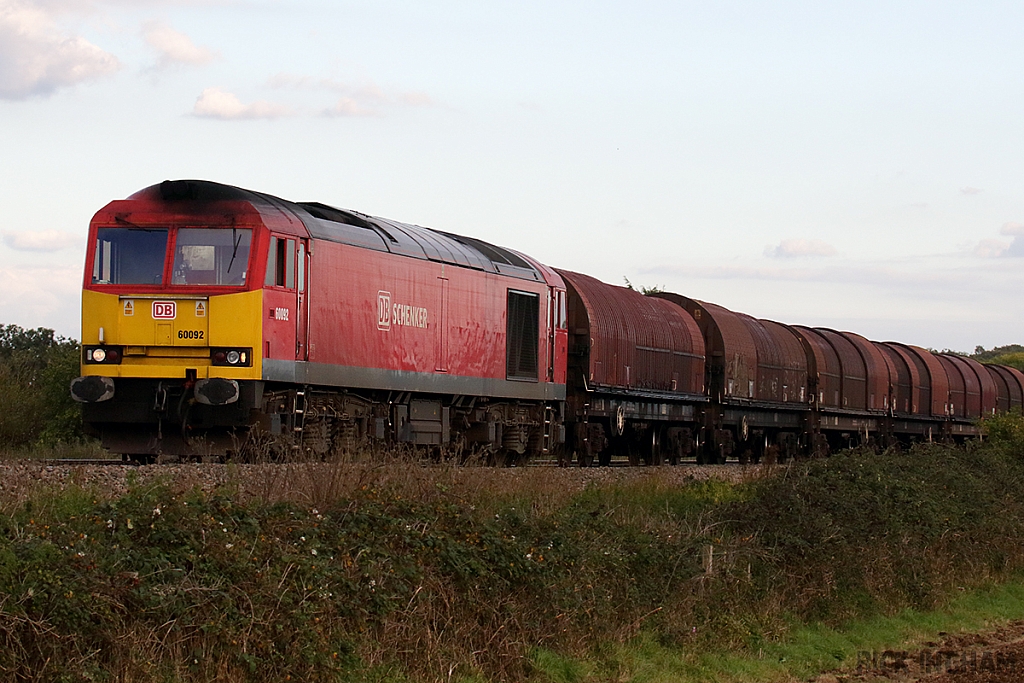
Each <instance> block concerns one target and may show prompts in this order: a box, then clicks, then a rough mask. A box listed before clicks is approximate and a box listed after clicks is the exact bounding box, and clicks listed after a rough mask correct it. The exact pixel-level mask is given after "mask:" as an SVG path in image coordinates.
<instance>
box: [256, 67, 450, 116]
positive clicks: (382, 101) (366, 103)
mask: <svg viewBox="0 0 1024 683" xmlns="http://www.w3.org/2000/svg"><path fill="white" fill-rule="evenodd" d="M267 83H268V85H270V87H272V88H293V89H301V90H312V91H326V92H331V93H334V94H335V95H338V96H339V99H338V100H337V101H336V102H335V103H334V104H333V105H331V106H330V107H328V108H326V109H323V110H321V113H322V114H323V115H325V116H384V115H385V111H386V110H387V109H393V108H396V107H431V106H434V105H435V104H436V103H435V102H434V99H433V98H432V97H431V96H430V95H428V94H427V93H425V92H420V91H408V92H389V91H387V90H385V89H384V88H381V87H380V86H379V85H377V84H376V83H364V84H362V85H353V84H351V83H345V82H342V81H337V80H335V79H333V78H320V79H316V78H311V77H309V76H298V75H295V74H289V73H278V74H275V75H273V76H271V77H270V79H268V81H267Z"/></svg>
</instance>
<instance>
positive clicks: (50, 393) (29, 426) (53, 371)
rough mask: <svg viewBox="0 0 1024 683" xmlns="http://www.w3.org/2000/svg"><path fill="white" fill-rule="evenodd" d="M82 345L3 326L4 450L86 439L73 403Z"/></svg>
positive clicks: (0, 439) (0, 414)
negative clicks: (70, 390)
mask: <svg viewBox="0 0 1024 683" xmlns="http://www.w3.org/2000/svg"><path fill="white" fill-rule="evenodd" d="M80 358H81V346H80V344H79V343H78V341H76V340H74V339H69V338H67V337H62V336H59V335H57V334H55V333H54V331H53V330H50V329H47V328H44V327H38V328H36V329H34V330H31V329H24V328H21V327H19V326H17V325H0V446H2V447H5V448H21V447H25V446H31V445H34V444H40V445H48V446H55V445H58V444H62V443H65V444H69V443H77V442H80V441H82V440H83V439H84V438H85V435H84V433H83V431H82V411H81V408H80V407H79V406H78V404H77V403H75V402H74V401H73V400H72V399H71V394H70V392H69V387H70V384H71V380H73V379H74V378H75V377H77V376H78V375H79V374H80V370H79V363H80Z"/></svg>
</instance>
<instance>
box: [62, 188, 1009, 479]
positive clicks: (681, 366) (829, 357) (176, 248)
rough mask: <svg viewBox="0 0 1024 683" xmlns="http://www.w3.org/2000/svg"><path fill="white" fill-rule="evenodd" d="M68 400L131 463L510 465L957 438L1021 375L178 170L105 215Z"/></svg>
mask: <svg viewBox="0 0 1024 683" xmlns="http://www.w3.org/2000/svg"><path fill="white" fill-rule="evenodd" d="M89 239H90V244H91V245H92V248H91V249H90V250H89V253H88V254H87V258H86V269H85V281H84V285H83V293H82V344H83V351H82V354H83V355H82V376H81V377H79V378H78V379H76V380H75V382H73V384H72V395H73V396H74V397H75V398H76V400H79V401H80V402H82V404H83V411H84V412H83V415H84V419H85V422H86V424H87V425H88V426H89V427H90V428H91V429H92V430H93V431H95V432H96V433H97V434H99V436H100V437H101V438H102V441H103V444H104V446H105V447H107V448H109V449H111V450H113V451H116V452H120V453H124V454H126V455H128V456H131V457H134V458H142V459H152V458H155V457H157V456H172V457H199V456H225V455H227V456H231V455H235V456H241V455H244V453H243V452H241V451H242V450H244V444H245V443H246V442H247V441H251V440H252V437H253V435H257V434H269V435H272V436H274V437H275V439H274V441H275V442H276V443H278V444H286V445H288V447H289V448H291V449H297V450H300V451H301V452H303V453H308V454H313V455H317V456H324V455H326V454H328V453H330V452H331V451H332V450H334V449H337V448H346V447H351V446H354V445H356V444H359V443H363V442H365V441H367V440H374V439H376V440H383V441H388V442H397V443H412V444H421V445H429V446H436V447H447V448H454V449H459V450H462V451H465V452H469V451H477V452H483V453H486V454H488V455H489V456H490V457H491V458H492V459H493V460H495V461H497V462H503V463H512V462H517V461H521V460H523V459H525V458H528V457H530V456H535V455H539V454H550V455H551V456H552V457H557V458H558V459H559V460H560V461H561V462H563V463H565V462H569V461H570V460H571V459H572V458H573V455H574V454H575V456H576V459H577V460H578V462H580V463H581V464H588V463H590V462H594V461H596V462H599V463H607V462H608V461H609V460H610V458H611V456H612V455H613V454H620V455H623V456H626V457H628V458H629V460H630V461H631V462H647V463H658V462H662V461H663V459H669V460H671V461H677V460H678V459H679V458H681V457H685V456H687V455H688V454H696V456H697V458H698V460H700V461H715V460H720V459H723V458H725V457H728V456H730V455H734V454H735V455H738V456H740V457H752V458H755V459H756V458H759V457H761V456H763V455H765V454H766V453H768V452H770V451H773V450H774V451H775V452H778V453H779V455H781V456H787V455H795V454H797V453H800V452H809V451H817V452H824V451H827V450H828V449H830V448H837V447H841V446H845V445H849V444H851V443H855V442H870V441H874V442H878V443H889V442H893V441H896V440H904V441H906V440H912V439H927V438H950V437H957V436H968V435H971V434H974V433H976V431H977V427H976V425H975V421H976V419H977V418H979V417H981V416H982V415H988V414H990V413H992V412H994V411H996V410H1003V411H1006V410H1013V409H1017V410H1019V409H1020V407H1021V405H1022V401H1024V374H1021V373H1020V372H1018V371H1016V370H1014V369H1012V368H1006V367H995V366H982V365H980V364H978V363H975V362H973V361H970V360H967V359H963V358H960V357H957V356H944V355H941V354H938V355H936V354H931V353H929V352H927V351H924V350H923V349H919V348H916V347H910V346H904V345H900V344H879V343H874V342H869V341H868V340H866V339H864V338H863V337H860V336H858V335H854V334H851V333H841V332H835V331H832V330H822V329H811V328H803V327H789V326H786V325H781V324H779V323H775V322H771V321H765V320H756V319H754V318H751V317H750V316H745V315H742V314H737V313H733V312H731V311H728V310H726V309H724V308H722V307H720V306H715V305H714V304H709V303H703V302H698V301H694V300H691V299H687V298H685V297H682V296H679V295H675V294H667V293H662V294H658V295H656V296H643V295H641V294H639V293H637V292H634V291H631V290H628V289H625V288H622V287H615V286H612V285H608V284H605V283H602V282H599V281H598V280H595V279H594V278H591V277H589V276H586V275H581V274H577V273H572V272H567V271H556V270H554V269H551V268H549V267H547V266H545V265H543V264H541V263H539V262H537V261H536V260H534V259H531V258H530V257H528V256H525V255H524V254H521V253H519V252H516V251H513V250H510V249H505V248H502V247H497V246H494V245H492V244H488V243H486V242H482V241H480V240H476V239H473V238H470V237H463V236H459V235H454V234H450V233H445V232H440V231H437V230H432V229H428V228H422V227H419V226H414V225H408V224H404V223H398V222H395V221H390V220H386V219H382V218H376V217H372V216H367V215H364V214H361V213H357V212H354V211H347V210H342V209H337V208H333V207H331V206H327V205H324V204H318V203H295V202H288V201H284V200H281V199H278V198H276V197H272V196H269V195H266V194H261V193H257V192H251V191H247V190H242V189H239V188H235V187H230V186H226V185H220V184H216V183H211V182H204V181H193V180H186V181H167V182H164V183H161V184H160V185H155V186H152V187H149V188H146V189H144V190H142V191H140V192H138V193H136V194H134V195H132V196H131V197H129V198H128V199H126V200H120V201H114V202H111V203H110V204H108V205H107V206H105V207H104V208H103V209H101V210H100V211H99V212H98V213H97V214H96V216H95V217H94V218H93V220H92V223H91V225H90V235H89Z"/></svg>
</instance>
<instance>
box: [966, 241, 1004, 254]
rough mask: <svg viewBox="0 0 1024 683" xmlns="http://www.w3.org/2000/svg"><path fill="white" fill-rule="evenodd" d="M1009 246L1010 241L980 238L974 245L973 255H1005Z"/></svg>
mask: <svg viewBox="0 0 1024 683" xmlns="http://www.w3.org/2000/svg"><path fill="white" fill-rule="evenodd" d="M1009 248H1010V243H1009V242H1004V241H1003V240H982V241H980V242H978V245H977V246H976V247H974V255H975V256H980V257H982V258H999V257H1000V256H1006V252H1007V250H1008V249H1009Z"/></svg>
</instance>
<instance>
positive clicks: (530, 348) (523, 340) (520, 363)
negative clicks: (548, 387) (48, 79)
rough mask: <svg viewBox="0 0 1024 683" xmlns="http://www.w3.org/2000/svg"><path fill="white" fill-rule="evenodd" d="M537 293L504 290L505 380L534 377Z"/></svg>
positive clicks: (534, 378) (535, 370)
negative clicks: (506, 305)
mask: <svg viewBox="0 0 1024 683" xmlns="http://www.w3.org/2000/svg"><path fill="white" fill-rule="evenodd" d="M539 311H540V308H539V305H538V296H537V295H536V294H532V293H530V292H516V291H513V290H511V289H510V290H509V291H508V316H507V329H506V337H505V344H506V349H505V350H506V362H505V370H506V374H507V377H508V378H509V379H527V380H533V381H536V380H537V340H538V317H537V315H538V313H539Z"/></svg>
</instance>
